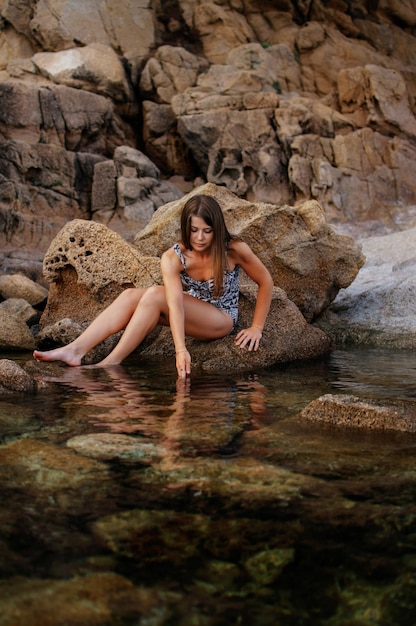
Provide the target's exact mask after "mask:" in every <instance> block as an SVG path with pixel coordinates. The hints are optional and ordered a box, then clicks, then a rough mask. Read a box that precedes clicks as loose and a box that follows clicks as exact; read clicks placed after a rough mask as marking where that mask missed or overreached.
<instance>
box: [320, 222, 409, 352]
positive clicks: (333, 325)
mask: <svg viewBox="0 0 416 626" xmlns="http://www.w3.org/2000/svg"><path fill="white" fill-rule="evenodd" d="M361 245H362V248H363V251H364V253H365V256H366V261H365V264H364V266H363V267H362V269H361V270H360V273H359V274H358V276H357V278H356V280H355V281H354V282H353V283H352V284H351V285H350V286H349V287H347V288H346V289H342V290H341V291H340V292H339V294H338V296H337V297H336V299H335V300H334V302H333V303H332V304H331V306H330V307H329V308H328V309H327V310H326V311H325V312H324V313H323V314H322V315H321V316H320V317H319V318H318V320H317V321H316V323H317V325H319V327H320V328H321V329H323V330H325V332H326V333H328V334H329V335H330V336H331V338H332V340H333V344H334V345H339V346H343V345H345V344H352V345H367V346H373V347H380V348H395V349H397V348H399V349H402V348H403V349H414V348H415V346H416V317H415V314H414V310H415V307H414V302H415V299H416V278H415V267H416V255H415V246H416V228H412V229H408V230H404V231H401V232H396V233H391V234H388V235H384V236H375V237H368V238H366V239H363V240H361Z"/></svg>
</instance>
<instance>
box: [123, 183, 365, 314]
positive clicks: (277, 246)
mask: <svg viewBox="0 0 416 626" xmlns="http://www.w3.org/2000/svg"><path fill="white" fill-rule="evenodd" d="M193 194H208V195H211V196H213V197H214V198H216V199H217V200H218V202H219V204H220V206H221V207H222V209H223V211H224V215H225V219H226V222H227V226H228V228H229V230H230V232H231V233H232V234H234V235H235V236H237V237H240V238H241V239H243V240H244V241H245V242H246V243H247V244H248V245H249V246H250V247H251V248H252V250H254V252H255V253H256V254H257V255H258V256H259V257H260V258H261V260H262V261H263V263H264V264H265V265H266V267H267V268H268V269H269V271H270V273H271V274H272V277H273V281H274V284H275V285H276V286H277V287H280V288H281V289H283V290H284V291H285V292H286V293H287V295H288V298H289V299H290V300H292V301H293V302H294V303H295V304H296V306H297V307H298V308H299V309H300V311H301V312H302V314H303V315H304V317H305V318H306V319H307V320H308V321H311V320H312V319H313V318H314V317H315V316H317V315H319V313H321V312H322V311H323V310H324V309H325V308H326V307H327V306H328V305H329V304H330V302H332V300H333V299H334V298H335V296H336V294H337V293H338V291H339V289H341V288H345V287H347V286H348V285H350V283H352V281H353V280H354V279H355V277H356V275H357V272H358V271H359V269H360V267H361V266H362V264H363V262H364V257H363V255H362V253H361V249H360V247H359V246H358V245H357V244H356V243H355V242H354V240H353V239H352V238H351V237H349V236H346V235H341V234H339V233H338V232H337V231H336V229H335V228H333V227H332V226H330V225H328V224H327V223H326V221H325V217H324V213H323V211H322V208H321V207H320V206H319V204H318V203H317V202H315V201H309V202H304V203H303V204H300V205H298V206H296V207H290V206H276V205H273V204H264V203H252V202H248V201H245V200H241V199H240V198H238V197H237V196H236V195H234V194H233V193H231V192H230V191H228V190H227V189H225V188H224V187H218V186H216V185H214V184H212V183H207V184H206V185H203V186H201V187H199V188H198V189H196V190H194V191H192V192H191V193H190V194H187V195H186V196H184V197H183V198H181V199H180V200H178V201H175V202H171V203H169V204H168V205H166V206H164V207H161V208H160V209H158V211H156V213H155V214H154V216H153V218H152V219H151V221H150V222H149V224H148V225H147V226H146V228H144V229H143V230H142V231H140V232H139V233H138V234H137V236H136V238H135V240H134V245H135V247H136V249H137V250H138V251H139V252H140V253H141V254H142V255H144V256H150V255H152V254H157V255H158V256H160V255H161V254H162V253H163V252H164V250H166V249H167V248H168V247H169V246H171V245H172V242H175V241H177V240H178V239H179V236H180V228H179V216H180V213H181V211H182V207H183V206H184V204H185V202H186V201H187V199H188V198H189V197H190V196H192V195H193Z"/></svg>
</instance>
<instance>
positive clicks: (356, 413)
mask: <svg viewBox="0 0 416 626" xmlns="http://www.w3.org/2000/svg"><path fill="white" fill-rule="evenodd" d="M299 418H300V419H306V420H311V421H315V422H323V423H326V424H330V425H332V426H342V427H349V428H364V429H368V430H395V431H400V432H407V433H414V432H416V407H415V406H413V405H412V404H409V403H408V402H405V401H403V402H400V401H396V402H394V403H390V402H379V401H377V400H362V399H360V398H356V397H355V396H349V395H344V394H341V395H332V394H326V395H324V396H321V397H320V398H317V399H316V400H313V401H312V402H311V403H309V404H308V405H307V406H306V407H305V408H304V409H303V411H301V412H300V414H299Z"/></svg>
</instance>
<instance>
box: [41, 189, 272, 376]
mask: <svg viewBox="0 0 416 626" xmlns="http://www.w3.org/2000/svg"><path fill="white" fill-rule="evenodd" d="M240 267H241V268H243V270H244V271H245V272H246V273H247V274H248V276H250V278H252V279H253V280H254V282H256V283H257V285H258V293H257V300H256V306H255V310H254V316H253V321H252V324H251V326H250V327H249V328H246V329H244V330H241V331H240V332H239V333H238V334H237V336H236V344H237V345H238V346H240V347H241V348H245V347H246V348H247V349H248V350H249V351H252V350H257V349H258V347H259V343H260V339H261V336H262V330H263V326H264V323H265V321H266V317H267V314H268V312H269V308H270V302H271V298H272V290H273V281H272V278H271V276H270V274H269V272H268V270H267V269H266V267H265V266H264V265H263V263H262V262H261V261H260V259H259V258H258V257H257V256H256V255H255V254H254V252H253V251H252V250H251V249H250V247H249V246H248V245H247V244H245V243H244V242H242V241H240V240H239V239H234V238H233V237H232V236H231V235H230V233H229V232H228V230H227V227H226V225H225V221H224V216H223V213H222V210H221V207H220V206H219V204H218V202H217V201H216V200H215V199H214V198H212V197H211V196H205V195H195V196H193V197H192V198H190V199H189V200H188V201H187V202H186V204H185V206H184V208H183V210H182V214H181V242H180V243H176V244H175V245H174V246H173V247H172V248H169V250H167V251H166V252H165V253H164V254H163V255H162V259H161V269H162V276H163V283H164V284H163V285H155V286H153V287H148V288H147V289H139V288H131V289H126V290H125V291H124V292H122V293H121V294H120V295H119V296H118V297H117V298H116V299H115V300H114V302H113V303H112V304H110V305H109V306H108V307H107V308H106V309H105V310H104V311H102V313H100V314H99V315H98V317H97V318H96V319H95V320H94V321H93V322H92V323H91V324H90V326H88V328H87V329H86V330H85V331H84V332H83V333H82V334H81V335H80V336H79V337H77V338H76V339H75V340H74V341H72V342H71V343H69V344H68V345H66V346H63V347H61V348H56V349H54V350H49V351H47V352H40V351H38V350H35V352H34V353H33V356H34V358H35V359H36V360H37V361H63V362H64V363H66V364H67V365H72V366H76V365H81V360H82V358H83V356H84V355H85V354H86V353H87V352H88V351H89V350H91V348H93V347H94V346H96V345H97V344H99V343H101V342H102V341H103V340H104V339H106V338H107V337H109V336H110V335H112V334H114V333H116V332H118V331H119V330H122V329H123V328H124V329H125V330H124V333H123V335H122V336H121V338H120V341H119V342H118V344H117V345H116V346H115V348H114V349H113V350H112V351H111V352H110V354H109V355H108V356H107V357H106V358H105V359H103V360H102V361H101V362H100V363H98V364H97V365H98V366H102V367H105V366H111V365H118V364H120V363H121V362H122V361H123V360H124V359H125V358H126V357H127V356H128V355H129V354H130V353H131V352H132V351H133V350H135V349H136V348H137V347H138V346H139V345H140V343H141V342H142V341H143V339H144V338H145V337H146V336H147V335H148V334H149V333H150V332H151V331H152V330H153V329H154V327H155V326H156V325H157V324H162V325H164V326H170V329H171V332H172V337H173V341H174V344H175V351H176V368H177V371H178V376H179V377H180V378H185V377H186V376H187V375H189V374H190V372H191V356H190V354H189V352H188V350H187V349H186V345H185V337H186V336H187V335H188V336H190V337H194V338H196V339H200V340H201V341H204V340H205V341H206V340H210V339H219V338H220V337H225V336H226V335H228V334H229V333H231V332H232V331H233V330H234V329H235V327H236V324H237V317H238V295H239V281H238V274H239V268H240Z"/></svg>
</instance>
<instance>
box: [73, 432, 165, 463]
mask: <svg viewBox="0 0 416 626" xmlns="http://www.w3.org/2000/svg"><path fill="white" fill-rule="evenodd" d="M66 445H67V446H68V448H72V449H73V450H75V451H76V452H78V453H79V454H83V455H84V456H87V457H91V458H93V459H99V460H100V461H118V462H122V463H134V464H135V465H143V466H146V465H151V464H152V463H154V462H160V461H161V460H163V458H164V457H165V456H166V454H167V450H166V448H164V447H163V446H161V445H158V444H155V443H151V442H147V441H140V440H139V439H137V438H135V437H130V436H128V435H122V434H115V433H97V434H90V435H79V436H78V437H72V439H69V440H68V441H67V443H66Z"/></svg>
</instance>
